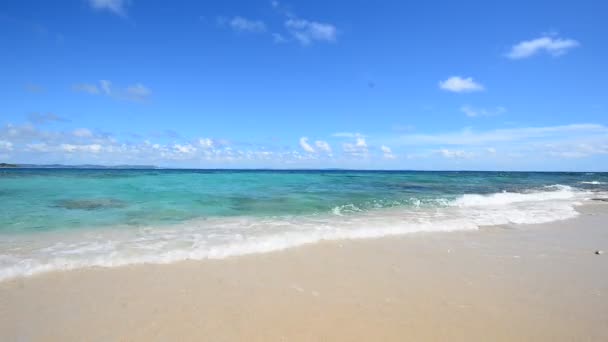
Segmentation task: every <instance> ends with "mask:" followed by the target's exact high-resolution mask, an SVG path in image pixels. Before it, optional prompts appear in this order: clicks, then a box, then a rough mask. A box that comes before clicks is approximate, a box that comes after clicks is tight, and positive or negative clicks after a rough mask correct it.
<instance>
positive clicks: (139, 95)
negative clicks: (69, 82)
mask: <svg viewBox="0 0 608 342" xmlns="http://www.w3.org/2000/svg"><path fill="white" fill-rule="evenodd" d="M72 90H74V91H76V92H83V93H87V94H90V95H105V96H109V97H114V98H118V99H123V100H130V101H135V102H142V101H145V100H147V99H148V98H149V97H150V95H151V94H152V91H151V90H150V89H149V88H148V87H146V86H145V85H143V84H141V83H136V84H133V85H130V86H127V87H125V88H124V89H120V88H119V89H115V87H113V86H112V82H110V81H108V80H100V81H99V83H98V84H95V83H78V84H75V85H73V86H72Z"/></svg>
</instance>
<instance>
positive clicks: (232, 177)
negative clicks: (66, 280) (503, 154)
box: [0, 169, 608, 280]
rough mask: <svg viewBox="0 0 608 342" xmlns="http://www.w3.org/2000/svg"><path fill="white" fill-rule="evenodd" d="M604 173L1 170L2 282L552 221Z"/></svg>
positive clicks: (597, 185) (602, 181)
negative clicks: (96, 268) (347, 240)
mask: <svg viewBox="0 0 608 342" xmlns="http://www.w3.org/2000/svg"><path fill="white" fill-rule="evenodd" d="M606 192H608V174H607V173H533V172H413V171H412V172H396V171H395V172H389V171H235V170H217V171H203V170H108V169H99V170H93V169H2V170H0V201H1V205H0V280H1V279H5V278H10V277H14V276H23V275H29V274H34V273H38V272H42V271H50V270H54V269H66V268H67V269H70V268H77V267H87V266H119V265H124V264H130V263H140V262H172V261H177V260H184V259H204V258H213V257H225V256H230V255H238V254H247V253H259V252H266V251H272V250H276V249H283V248H287V247H292V246H297V245H300V244H303V243H312V242H316V241H319V240H326V239H343V238H363V237H375V236H385V235H395V234H405V233H411V232H421V231H451V230H460V229H477V228H479V227H480V226H483V225H490V224H507V223H512V224H521V223H538V222H550V221H553V220H560V219H566V218H569V217H573V216H575V215H576V210H575V209H574V208H575V206H576V205H579V204H580V202H581V201H584V200H588V199H590V198H592V197H594V196H595V197H601V196H603V195H604V194H605V193H606Z"/></svg>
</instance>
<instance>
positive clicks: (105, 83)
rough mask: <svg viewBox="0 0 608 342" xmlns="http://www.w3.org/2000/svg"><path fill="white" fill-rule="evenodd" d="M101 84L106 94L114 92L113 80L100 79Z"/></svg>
mask: <svg viewBox="0 0 608 342" xmlns="http://www.w3.org/2000/svg"><path fill="white" fill-rule="evenodd" d="M99 84H100V85H101V89H102V90H103V92H104V93H105V94H106V95H110V94H111V93H112V82H110V81H108V80H101V81H99Z"/></svg>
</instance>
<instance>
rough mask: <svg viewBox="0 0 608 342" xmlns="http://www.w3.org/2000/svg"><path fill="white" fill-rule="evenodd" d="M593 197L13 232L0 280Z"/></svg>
mask: <svg viewBox="0 0 608 342" xmlns="http://www.w3.org/2000/svg"><path fill="white" fill-rule="evenodd" d="M589 194H590V193H588V192H583V191H579V190H575V189H573V188H571V187H568V186H561V185H556V186H551V187H547V188H546V189H543V190H542V191H531V192H523V193H513V192H502V193H495V194H489V195H477V194H467V195H463V196H460V197H458V198H457V199H455V200H452V201H448V200H443V201H442V200H437V202H438V203H443V205H438V206H435V207H420V206H407V207H396V208H390V209H374V210H369V211H357V210H352V208H340V209H337V210H335V211H334V214H328V215H318V216H293V217H273V218H259V217H226V218H208V219H197V220H193V221H188V222H185V223H181V224H177V225H171V226H159V227H143V228H134V227H112V228H105V229H100V228H95V229H81V230H71V231H67V230H66V231H63V232H49V233H37V234H29V235H25V234H23V235H15V236H7V237H6V238H4V237H3V239H1V240H0V251H2V254H0V280H6V279H10V278H14V277H20V276H29V275H33V274H37V273H42V272H48V271H55V270H71V269H77V268H84V267H91V266H100V267H116V266H123V265H129V264H141V263H155V264H166V263H172V262H176V261H182V260H203V259H220V258H226V257H230V256H237V255H244V254H254V253H266V252H271V251H277V250H283V249H286V248H290V247H295V246H300V245H303V244H309V243H315V242H319V241H323V240H341V239H364V238H376V237H383V236H392V235H402V234H408V233H417V232H448V231H456V230H475V229H479V227H481V226H487V225H499V224H509V223H514V224H533V223H545V222H551V221H557V220H564V219H568V218H572V217H575V216H576V215H577V214H578V213H577V211H576V210H575V206H576V205H578V204H580V201H582V200H585V199H587V198H588V196H589ZM344 209H349V210H344ZM345 211H348V212H349V213H348V214H345V213H344V212H345Z"/></svg>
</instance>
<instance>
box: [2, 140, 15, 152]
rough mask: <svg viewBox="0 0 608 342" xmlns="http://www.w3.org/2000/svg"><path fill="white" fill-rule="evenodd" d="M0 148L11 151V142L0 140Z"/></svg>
mask: <svg viewBox="0 0 608 342" xmlns="http://www.w3.org/2000/svg"><path fill="white" fill-rule="evenodd" d="M0 150H2V151H12V150H13V143H12V142H10V141H6V140H0Z"/></svg>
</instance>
